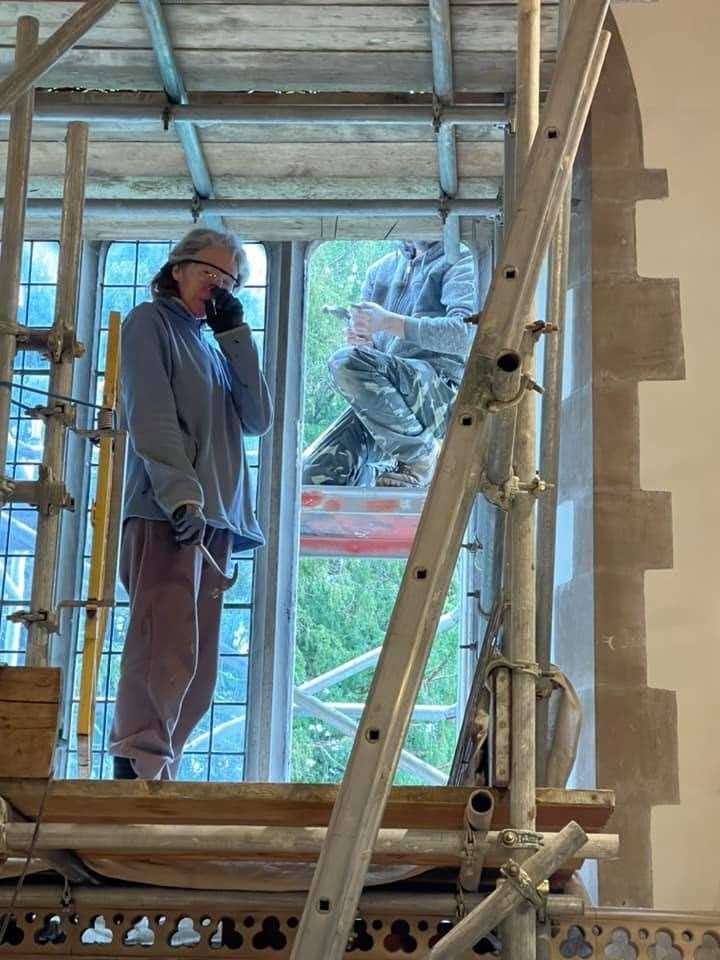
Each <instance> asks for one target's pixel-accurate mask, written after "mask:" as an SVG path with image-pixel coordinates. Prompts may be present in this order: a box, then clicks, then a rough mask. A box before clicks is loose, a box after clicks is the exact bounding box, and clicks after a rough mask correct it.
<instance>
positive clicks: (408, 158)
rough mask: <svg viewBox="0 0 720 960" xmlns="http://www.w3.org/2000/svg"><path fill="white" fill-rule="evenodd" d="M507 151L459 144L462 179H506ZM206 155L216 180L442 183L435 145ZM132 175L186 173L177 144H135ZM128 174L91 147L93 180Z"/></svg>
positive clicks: (36, 165) (48, 156)
mask: <svg viewBox="0 0 720 960" xmlns="http://www.w3.org/2000/svg"><path fill="white" fill-rule="evenodd" d="M502 151H503V147H502V144H500V143H461V144H459V150H458V153H459V160H460V175H461V176H462V177H470V178H472V177H501V176H502V172H503V167H502ZM205 154H206V157H207V161H208V165H209V168H210V171H211V173H212V175H213V177H218V178H221V177H223V176H226V177H232V176H241V177H242V178H244V179H248V178H253V177H262V178H265V179H273V178H278V179H280V178H282V179H290V180H303V179H306V178H323V177H337V176H338V173H339V172H341V171H342V173H343V174H344V176H343V179H349V180H352V179H353V178H354V176H356V177H358V178H362V179H374V178H377V179H382V178H384V177H406V178H413V179H414V178H416V177H433V178H436V177H437V155H436V150H435V145H434V144H433V143H432V142H412V141H411V142H407V141H405V142H402V143H383V142H381V143H305V144H295V143H276V144H273V147H272V150H266V149H264V145H263V144H260V145H258V144H255V143H206V144H205ZM6 156H7V143H6V142H3V143H0V167H2V166H4V163H5V159H6ZM64 156H65V146H64V144H63V143H62V142H58V141H38V142H36V143H34V144H33V148H32V151H31V161H30V174H31V176H53V175H59V174H60V172H61V171H62V169H63V162H64ZM131 170H132V176H133V177H139V176H143V175H146V176H152V175H157V176H158V177H172V176H182V175H184V174H185V162H184V158H183V154H182V149H181V147H180V145H179V144H178V143H177V141H175V140H174V139H168V141H167V142H164V143H162V144H159V143H150V142H149V143H145V142H142V141H138V142H134V143H133V144H132V166H131ZM128 173H129V167H128V156H127V154H126V152H125V151H119V150H118V149H117V145H116V144H115V143H113V142H98V141H94V142H92V143H91V144H90V147H89V150H88V176H89V178H90V179H91V180H92V179H98V178H104V177H109V178H122V177H123V176H127V175H128Z"/></svg>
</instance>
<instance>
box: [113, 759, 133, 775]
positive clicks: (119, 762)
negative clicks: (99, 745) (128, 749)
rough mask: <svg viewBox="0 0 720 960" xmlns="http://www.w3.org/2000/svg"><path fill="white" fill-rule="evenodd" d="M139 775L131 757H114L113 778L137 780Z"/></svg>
mask: <svg viewBox="0 0 720 960" xmlns="http://www.w3.org/2000/svg"><path fill="white" fill-rule="evenodd" d="M137 779H138V775H137V774H136V773H135V768H134V767H133V765H132V760H131V759H130V758H129V757H113V780H137Z"/></svg>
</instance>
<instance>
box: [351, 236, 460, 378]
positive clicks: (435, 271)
mask: <svg viewBox="0 0 720 960" xmlns="http://www.w3.org/2000/svg"><path fill="white" fill-rule="evenodd" d="M414 252H415V251H414V248H413V246H412V245H411V244H403V245H402V246H400V247H399V248H398V250H397V252H395V253H389V254H387V255H386V256H384V257H382V259H380V260H378V261H377V262H376V263H374V264H373V265H372V266H371V267H370V269H369V270H368V274H367V277H366V279H365V283H364V284H363V288H362V299H363V300H370V301H372V302H373V303H378V304H380V306H382V307H384V308H385V309H386V310H390V311H391V312H392V313H399V314H401V315H403V316H404V317H405V336H404V337H394V336H392V334H389V333H385V332H383V333H376V334H375V335H374V336H373V343H374V345H375V346H376V347H377V348H378V350H382V351H383V352H384V353H389V354H392V355H394V356H397V357H406V358H409V359H415V360H425V361H426V362H427V363H429V364H431V365H432V366H433V367H434V368H435V369H436V370H437V372H438V373H439V374H440V375H441V376H442V377H444V378H445V379H447V380H450V381H452V382H453V383H460V381H461V380H462V375H463V370H464V368H465V361H466V360H467V356H468V353H469V352H470V344H471V343H472V338H473V335H474V333H475V327H474V326H473V325H472V324H468V323H465V317H469V316H471V315H472V314H473V313H475V311H476V308H475V304H476V301H477V294H476V290H475V271H474V267H473V260H472V257H471V256H470V254H465V255H464V256H462V257H461V258H460V259H459V260H458V261H457V263H454V264H451V263H450V262H449V261H448V259H447V258H446V257H445V253H444V249H443V245H442V243H439V242H438V243H433V244H431V245H430V246H429V247H428V249H427V250H426V251H425V252H424V253H421V254H420V255H419V256H413V253H414Z"/></svg>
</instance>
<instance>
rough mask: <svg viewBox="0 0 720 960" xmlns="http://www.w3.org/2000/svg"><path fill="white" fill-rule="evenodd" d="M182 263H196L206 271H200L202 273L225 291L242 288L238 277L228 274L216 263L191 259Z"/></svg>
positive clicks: (188, 258) (187, 258) (186, 259)
mask: <svg viewBox="0 0 720 960" xmlns="http://www.w3.org/2000/svg"><path fill="white" fill-rule="evenodd" d="M180 263H195V264H197V265H198V266H200V267H203V268H204V269H203V270H200V273H201V274H202V275H203V276H204V277H206V278H207V279H208V280H212V282H213V283H214V284H215V285H216V286H218V287H222V289H223V290H229V291H231V292H232V291H233V290H237V288H238V287H239V286H240V281H239V280H238V278H237V277H234V276H233V275H232V274H231V273H228V272H227V270H223V268H222V267H217V266H215V264H214V263H207V262H206V261H205V260H193V259H192V258H191V257H186V258H185V259H184V260H181V261H180Z"/></svg>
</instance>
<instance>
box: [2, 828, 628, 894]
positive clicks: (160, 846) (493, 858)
mask: <svg viewBox="0 0 720 960" xmlns="http://www.w3.org/2000/svg"><path fill="white" fill-rule="evenodd" d="M36 827H37V824H35V823H24V822H23V823H13V822H8V823H5V824H3V831H2V835H0V854H2V855H3V856H23V855H27V853H28V851H29V850H30V849H32V850H33V851H34V852H35V853H36V854H37V855H38V856H43V855H44V854H45V853H46V852H48V851H53V852H57V851H62V850H68V849H71V850H73V851H78V852H80V853H83V854H85V853H87V852H88V851H92V853H93V854H94V855H99V854H103V855H105V856H112V855H116V856H117V855H124V856H138V857H140V856H143V857H152V856H159V857H160V856H170V855H172V856H179V857H180V856H188V855H196V856H202V857H225V858H226V859H253V858H256V857H257V858H258V859H262V860H269V861H271V862H272V861H286V860H290V861H303V862H307V861H313V860H316V859H317V856H318V853H319V852H320V849H321V847H322V844H323V842H324V840H325V837H326V835H327V829H328V828H327V827H287V826H285V827H283V828H282V831H281V832H278V830H277V827H275V826H269V827H268V826H235V825H231V824H222V825H214V824H206V823H203V824H196V823H189V824H181V823H82V822H75V823H41V824H40V827H39V828H37V829H36ZM510 834H513V836H514V837H515V838H516V837H517V834H514V833H513V831H511V830H499V831H498V830H492V831H490V832H489V833H487V834H486V835H485V837H484V838H482V839H478V840H477V841H476V842H475V844H474V850H473V853H474V855H475V856H482V857H483V858H484V859H485V862H486V863H488V865H489V866H494V867H497V866H498V865H500V864H502V863H504V862H505V861H506V860H507V858H508V856H513V857H515V858H517V852H516V850H517V847H516V846H513V844H512V843H508V842H507V837H508V836H509V835H510ZM539 836H540V839H541V842H542V843H544V845H545V847H551V846H552V845H553V843H554V842H556V840H557V838H558V834H556V833H550V832H548V833H544V834H540V835H539ZM583 838H584V839H583V841H582V843H581V844H579V845H578V847H577V849H576V851H575V859H577V860H614V859H617V857H618V856H619V853H620V838H619V836H618V835H617V834H616V833H598V834H590V835H585V834H584V833H583ZM371 857H372V861H373V863H393V864H417V865H420V866H448V867H456V866H458V865H460V864H462V863H463V862H465V861H466V860H467V859H468V844H467V830H466V829H464V828H463V829H460V830H445V829H443V830H427V829H425V830H421V829H414V828H406V827H396V828H392V827H389V828H383V829H381V830H380V831H379V832H378V834H377V836H376V838H375V842H374V844H373V849H372V851H371ZM473 892H474V891H473Z"/></svg>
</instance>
